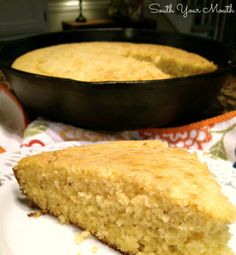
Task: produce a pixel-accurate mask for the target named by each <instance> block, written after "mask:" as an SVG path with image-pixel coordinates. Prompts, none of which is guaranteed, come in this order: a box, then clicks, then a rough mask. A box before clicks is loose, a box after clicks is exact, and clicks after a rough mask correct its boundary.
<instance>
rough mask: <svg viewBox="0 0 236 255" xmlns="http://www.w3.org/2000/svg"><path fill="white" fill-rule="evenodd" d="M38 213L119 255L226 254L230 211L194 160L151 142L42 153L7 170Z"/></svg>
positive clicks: (209, 176) (234, 214)
mask: <svg viewBox="0 0 236 255" xmlns="http://www.w3.org/2000/svg"><path fill="white" fill-rule="evenodd" d="M14 173H15V176H16V178H17V180H18V182H19V185H20V188H21V190H22V192H23V193H24V194H25V195H26V196H27V197H28V198H30V199H31V200H32V201H33V202H34V203H35V204H36V205H38V206H39V207H40V208H41V209H42V210H43V211H44V212H46V213H49V214H52V215H55V216H57V217H58V218H59V219H60V220H61V221H65V222H70V223H73V224H75V225H77V226H80V227H82V228H83V229H85V230H87V231H89V232H91V233H92V234H94V235H95V236H96V237H97V238H98V239H100V240H101V241H103V242H104V243H107V244H108V245H109V246H111V247H114V248H116V249H118V250H120V251H122V252H124V253H126V254H138V255H154V254H155V255H170V254H171V255H190V254H191V255H200V254H201V255H213V254H214V255H229V254H233V253H232V252H231V250H230V249H229V248H228V247H227V242H228V240H229V238H230V234H229V231H228V224H230V223H232V222H233V221H234V220H235V219H236V209H235V208H234V207H233V206H232V205H231V204H230V202H229V201H228V199H227V198H226V197H225V196H224V195H223V194H222V192H221V190H220V186H219V185H218V184H217V183H216V181H215V178H214V176H213V175H212V174H211V173H210V172H209V171H208V168H207V166H206V165H205V164H203V163H201V162H200V161H199V160H198V158H197V156H196V155H194V154H190V153H189V152H187V151H185V150H181V149H177V148H168V147H167V145H166V144H165V143H162V142H158V141H119V142H110V143H105V144H93V145H88V146H82V147H75V148H67V149H64V150H60V151H54V152H46V153H41V154H39V155H35V156H31V157H26V158H24V159H22V160H21V161H20V162H19V163H18V165H17V166H16V167H15V168H14Z"/></svg>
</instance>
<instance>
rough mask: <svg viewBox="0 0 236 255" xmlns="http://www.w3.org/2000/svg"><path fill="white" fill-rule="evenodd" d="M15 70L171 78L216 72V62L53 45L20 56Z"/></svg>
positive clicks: (114, 47) (167, 50) (166, 53)
mask: <svg viewBox="0 0 236 255" xmlns="http://www.w3.org/2000/svg"><path fill="white" fill-rule="evenodd" d="M12 67H13V68H15V69H18V70H21V71H25V72H30V73H35V74H41V75H46V76H53V77H60V78H69V79H74V80H79V81H92V82H94V81H95V82H96V81H98V82H99V81H132V80H155V79H169V78H174V77H183V76H190V75H195V74H202V73H208V72H213V71H215V70H216V69H217V66H216V65H215V64H214V63H213V62H211V61H209V60H207V59H205V58H204V57H202V56H200V55H198V54H195V53H190V52H187V51H185V50H182V49H178V48H174V47H169V46H163V45H157V44H145V43H130V42H79V43H65V44H59V45H53V46H49V47H45V48H40V49H36V50H33V51H30V52H28V53H26V54H24V55H22V56H20V57H18V58H17V59H16V60H15V61H14V63H13V64H12Z"/></svg>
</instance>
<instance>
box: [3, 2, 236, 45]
mask: <svg viewBox="0 0 236 255" xmlns="http://www.w3.org/2000/svg"><path fill="white" fill-rule="evenodd" d="M80 3H81V6H82V15H81V16H82V17H84V18H85V19H86V21H85V22H76V19H77V20H78V18H79V19H80V18H81V17H79V12H80V11H81V10H80V11H79V6H80ZM157 3H158V4H159V6H160V8H161V9H165V8H166V6H167V5H170V4H172V8H173V9H174V8H175V6H176V4H179V3H180V4H182V5H183V6H188V8H189V9H196V8H199V9H202V8H203V7H210V5H211V4H212V5H213V6H215V5H217V6H218V9H223V8H224V7H225V6H227V5H228V6H229V5H232V9H233V10H236V1H235V0H222V1H219V0H218V1H216V0H201V1H200V0H193V1H190V0H180V1H175V0H169V1H166V0H165V1H164V0H146V1H145V0H83V1H79V0H20V1H19V0H7V1H6V0H0V11H1V12H0V13H1V15H0V41H6V40H11V39H15V38H20V37H23V36H28V35H31V34H37V33H44V32H53V31H62V30H68V29H78V28H88V27H125V26H129V27H138V28H152V29H157V30H170V31H176V32H183V33H190V34H196V35H199V36H204V37H209V38H213V39H215V40H220V41H222V42H225V43H227V44H236V12H235V13H225V14H224V13H213V12H209V13H205V14H204V13H198V14H189V15H188V17H187V18H183V14H181V13H180V12H177V11H176V12H175V13H170V14H168V13H151V8H150V5H151V4H157ZM152 6H155V5H152ZM155 8H156V7H155Z"/></svg>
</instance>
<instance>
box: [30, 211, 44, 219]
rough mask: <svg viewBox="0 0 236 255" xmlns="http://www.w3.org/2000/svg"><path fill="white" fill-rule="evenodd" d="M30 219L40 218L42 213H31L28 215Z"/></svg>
mask: <svg viewBox="0 0 236 255" xmlns="http://www.w3.org/2000/svg"><path fill="white" fill-rule="evenodd" d="M27 215H28V216H29V217H34V218H38V217H40V216H41V215H42V212H41V211H37V212H30V213H28V214H27Z"/></svg>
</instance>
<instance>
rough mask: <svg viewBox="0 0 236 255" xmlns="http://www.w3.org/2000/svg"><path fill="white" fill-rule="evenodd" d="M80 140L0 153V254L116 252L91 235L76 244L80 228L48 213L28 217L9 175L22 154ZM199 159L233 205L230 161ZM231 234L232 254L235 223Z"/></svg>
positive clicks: (234, 178)
mask: <svg viewBox="0 0 236 255" xmlns="http://www.w3.org/2000/svg"><path fill="white" fill-rule="evenodd" d="M81 144H84V143H81V142H63V143H58V144H54V145H51V146H47V147H44V148H37V149H36V148H29V149H22V150H19V151H16V152H11V153H4V154H3V155H0V254H2V255H32V254H34V255H52V254H53V255H54V254H56V255H78V254H81V255H89V254H94V250H95V249H96V255H110V254H120V253H118V252H117V251H115V250H113V249H111V248H109V247H107V246H106V245H104V244H102V243H101V242H99V241H98V240H96V239H95V238H93V237H90V238H88V239H86V240H84V241H83V242H82V243H80V244H76V242H75V237H76V235H77V234H78V233H79V232H80V231H81V230H80V229H78V228H76V227H73V226H70V225H61V224H60V223H58V221H57V220H56V219H55V218H54V217H51V216H48V215H43V216H40V217H39V218H34V217H29V216H28V215H27V214H28V213H30V212H32V209H31V208H30V207H29V206H28V205H27V202H26V199H25V198H24V197H23V196H22V195H21V193H20V192H19V188H18V185H17V183H16V181H15V179H14V176H13V174H12V170H11V169H12V167H13V166H14V165H15V164H16V163H17V161H18V160H19V159H20V158H22V157H24V156H26V155H32V154H37V153H39V152H41V151H51V150H55V149H63V148H66V147H70V146H78V145H81ZM200 158H201V159H202V160H203V161H205V162H207V164H208V165H209V167H210V169H211V171H212V172H213V173H214V175H215V176H216V179H217V181H218V182H219V183H220V185H221V187H222V190H223V192H224V193H225V194H226V195H227V196H228V197H229V199H230V200H231V202H232V203H233V204H234V205H235V206H236V170H235V169H234V168H233V167H232V166H231V163H230V162H227V161H223V160H215V159H212V158H209V157H206V156H204V155H200ZM230 230H231V232H232V234H233V237H232V239H231V240H230V242H229V246H231V247H232V249H233V251H234V253H235V254H236V223H235V224H233V225H231V226H230Z"/></svg>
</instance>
